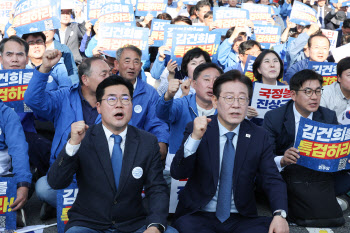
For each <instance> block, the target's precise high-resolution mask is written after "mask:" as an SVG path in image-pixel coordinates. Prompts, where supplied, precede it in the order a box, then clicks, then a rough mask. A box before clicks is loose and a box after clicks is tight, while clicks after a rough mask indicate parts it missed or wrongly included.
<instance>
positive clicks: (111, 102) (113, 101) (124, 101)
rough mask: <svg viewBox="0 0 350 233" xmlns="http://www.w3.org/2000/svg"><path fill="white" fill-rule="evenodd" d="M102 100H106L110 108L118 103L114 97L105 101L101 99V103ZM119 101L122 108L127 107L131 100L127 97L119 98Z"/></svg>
mask: <svg viewBox="0 0 350 233" xmlns="http://www.w3.org/2000/svg"><path fill="white" fill-rule="evenodd" d="M102 100H107V104H109V105H110V106H114V105H116V104H117V103H118V97H116V96H109V97H108V98H107V99H101V101H102ZM119 100H120V102H121V103H122V105H124V106H126V105H129V104H130V102H131V98H130V97H129V96H127V95H122V96H120V97H119Z"/></svg>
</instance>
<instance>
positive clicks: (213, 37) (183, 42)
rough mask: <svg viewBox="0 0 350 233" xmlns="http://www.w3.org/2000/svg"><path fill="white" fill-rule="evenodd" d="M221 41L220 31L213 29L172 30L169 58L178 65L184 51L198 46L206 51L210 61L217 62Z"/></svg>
mask: <svg viewBox="0 0 350 233" xmlns="http://www.w3.org/2000/svg"><path fill="white" fill-rule="evenodd" d="M220 42H221V33H220V32H215V30H214V31H211V32H209V31H203V32H188V31H187V32H186V31H185V32H184V31H179V30H175V31H173V40H172V43H173V44H172V46H171V59H173V61H174V60H175V61H176V63H177V64H178V66H180V65H181V63H182V58H183V56H184V55H185V53H186V52H187V51H188V50H190V49H193V48H195V47H200V48H201V49H202V50H204V51H207V52H208V53H209V55H210V57H211V60H212V62H214V63H216V62H217V51H218V47H219V45H220Z"/></svg>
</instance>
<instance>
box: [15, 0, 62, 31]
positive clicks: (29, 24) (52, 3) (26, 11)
mask: <svg viewBox="0 0 350 233" xmlns="http://www.w3.org/2000/svg"><path fill="white" fill-rule="evenodd" d="M60 20H61V8H60V2H59V1H58V2H57V1H56V0H21V1H19V2H18V3H17V5H16V9H15V13H14V17H13V23H12V26H13V27H14V28H15V29H16V32H17V33H18V34H28V33H33V32H42V31H47V30H53V29H57V28H61V22H60Z"/></svg>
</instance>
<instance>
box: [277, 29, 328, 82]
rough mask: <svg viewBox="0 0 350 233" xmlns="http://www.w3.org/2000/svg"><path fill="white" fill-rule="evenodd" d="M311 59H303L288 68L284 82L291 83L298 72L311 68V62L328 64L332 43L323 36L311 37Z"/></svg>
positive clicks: (309, 48)
mask: <svg viewBox="0 0 350 233" xmlns="http://www.w3.org/2000/svg"><path fill="white" fill-rule="evenodd" d="M307 46H308V54H309V58H306V59H303V60H301V61H299V62H297V63H295V64H294V65H292V66H291V67H289V68H288V70H287V71H286V74H285V76H284V78H283V80H284V81H286V82H288V83H289V82H290V79H291V78H292V76H293V75H294V74H295V73H297V72H298V71H301V70H305V69H307V68H308V66H309V61H317V62H326V61H327V57H328V55H329V48H330V42H329V39H328V38H327V37H326V36H325V35H323V34H315V35H312V36H310V38H309V40H308V42H307Z"/></svg>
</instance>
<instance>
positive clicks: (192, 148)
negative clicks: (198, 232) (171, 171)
mask: <svg viewBox="0 0 350 233" xmlns="http://www.w3.org/2000/svg"><path fill="white" fill-rule="evenodd" d="M217 121H218V125H219V135H220V141H219V143H220V145H219V148H220V154H219V156H220V163H219V174H221V163H222V157H223V155H224V147H225V143H226V141H227V137H226V135H225V134H226V133H228V132H233V133H235V136H234V137H233V140H232V144H233V146H234V147H235V149H236V148H237V141H238V135H239V129H240V126H241V125H238V126H237V127H236V128H235V129H234V130H233V131H229V130H228V129H226V128H225V127H224V126H223V125H222V124H221V123H220V121H219V119H218V120H217ZM200 142H201V140H195V139H193V138H192V137H191V135H190V136H189V137H188V139H187V140H186V142H185V145H184V157H185V158H187V157H188V156H191V155H193V154H194V153H195V152H196V151H197V149H198V146H199V144H200ZM203 175H205V174H203ZM219 187H220V176H219V180H218V186H217V188H216V193H215V195H214V197H213V199H211V201H210V202H209V203H208V204H207V205H206V206H204V207H203V208H202V210H204V211H207V212H216V205H217V200H218V195H219ZM230 212H231V213H238V211H237V209H236V205H235V202H234V198H233V193H232V199H231V211H230Z"/></svg>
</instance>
